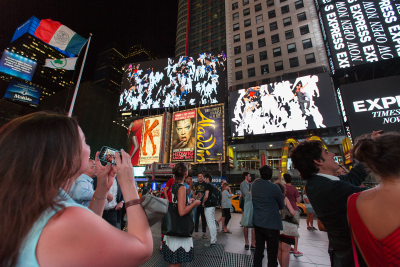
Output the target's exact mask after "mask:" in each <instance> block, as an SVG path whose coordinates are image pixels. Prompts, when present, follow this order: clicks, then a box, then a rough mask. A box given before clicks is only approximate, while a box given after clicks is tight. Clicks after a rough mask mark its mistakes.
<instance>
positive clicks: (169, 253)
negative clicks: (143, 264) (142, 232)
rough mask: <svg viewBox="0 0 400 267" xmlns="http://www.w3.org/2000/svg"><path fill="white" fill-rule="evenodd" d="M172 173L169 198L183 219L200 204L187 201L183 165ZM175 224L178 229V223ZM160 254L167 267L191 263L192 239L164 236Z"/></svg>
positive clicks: (185, 172)
mask: <svg viewBox="0 0 400 267" xmlns="http://www.w3.org/2000/svg"><path fill="white" fill-rule="evenodd" d="M172 173H173V174H174V176H175V183H174V184H173V185H172V189H171V197H172V200H173V201H174V200H175V197H176V199H177V205H178V212H179V215H180V216H181V217H183V216H185V215H187V214H188V213H190V212H191V211H192V210H193V208H194V207H195V206H198V205H200V203H201V202H200V201H199V200H194V199H190V200H188V197H187V193H186V188H185V186H184V185H183V183H184V179H185V177H186V176H187V175H188V169H187V167H186V165H185V163H177V164H176V165H175V167H174V169H173V170H172ZM174 203H175V202H174ZM177 224H178V227H179V221H177ZM161 252H162V254H163V255H164V260H165V261H166V262H168V263H169V265H168V266H170V267H179V266H181V264H182V263H187V262H191V261H193V259H194V249H193V239H192V237H178V236H168V235H164V240H163V243H162V250H161Z"/></svg>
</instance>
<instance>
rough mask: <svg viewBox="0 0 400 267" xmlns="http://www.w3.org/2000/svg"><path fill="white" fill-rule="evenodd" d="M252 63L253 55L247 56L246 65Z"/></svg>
mask: <svg viewBox="0 0 400 267" xmlns="http://www.w3.org/2000/svg"><path fill="white" fill-rule="evenodd" d="M251 63H254V55H248V56H247V64H251Z"/></svg>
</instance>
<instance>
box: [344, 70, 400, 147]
mask: <svg viewBox="0 0 400 267" xmlns="http://www.w3.org/2000/svg"><path fill="white" fill-rule="evenodd" d="M399 84H400V76H393V77H388V78H382V79H375V80H369V81H364V82H358V83H351V84H346V85H343V86H341V88H340V91H341V94H342V96H343V102H344V106H345V108H346V116H347V120H348V121H349V124H350V128H351V134H352V137H353V140H354V138H356V137H358V136H360V135H362V134H367V133H372V131H377V130H383V131H385V132H389V131H399V129H400V92H399Z"/></svg>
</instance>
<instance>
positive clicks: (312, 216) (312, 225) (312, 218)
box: [307, 213, 314, 227]
mask: <svg viewBox="0 0 400 267" xmlns="http://www.w3.org/2000/svg"><path fill="white" fill-rule="evenodd" d="M307 215H308V214H307ZM310 225H311V227H314V213H311V214H310Z"/></svg>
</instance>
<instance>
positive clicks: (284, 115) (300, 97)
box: [229, 73, 340, 137]
mask: <svg viewBox="0 0 400 267" xmlns="http://www.w3.org/2000/svg"><path fill="white" fill-rule="evenodd" d="M229 110H230V119H231V130H232V135H233V136H234V137H235V136H236V137H237V136H244V135H253V134H254V135H256V134H267V133H276V132H287V131H297V130H306V129H318V128H326V127H334V126H340V120H339V113H338V110H337V107H336V103H335V99H334V94H333V89H332V85H331V83H330V77H329V74H328V73H323V74H318V75H310V76H303V77H299V78H297V79H295V80H289V81H282V82H277V83H271V84H264V85H261V86H256V87H250V88H247V89H241V90H238V91H235V92H231V94H230V108H229Z"/></svg>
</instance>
